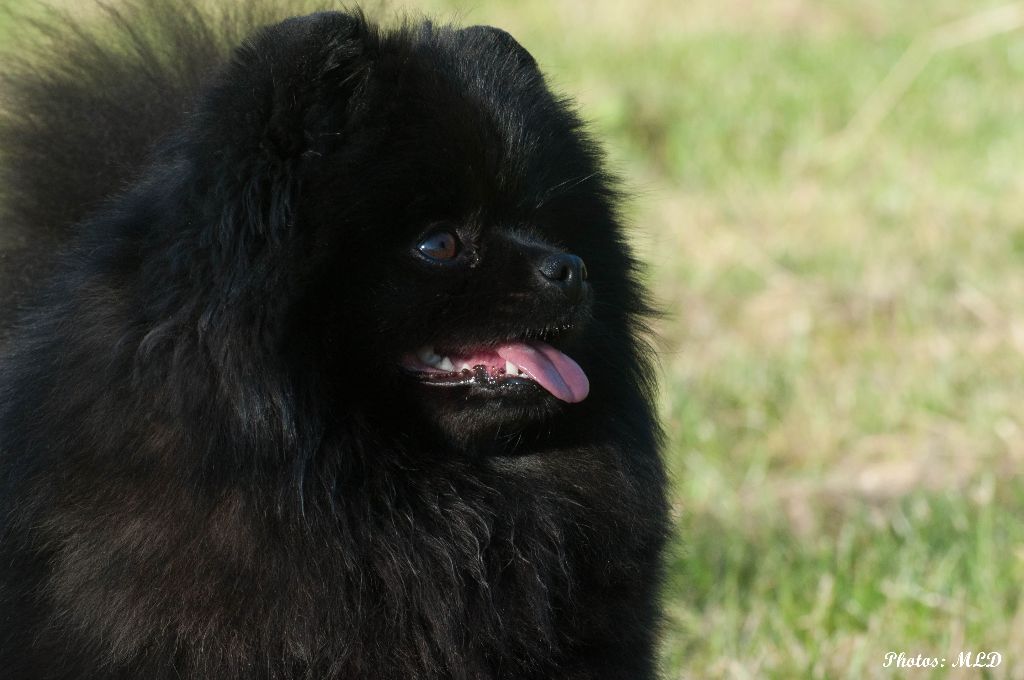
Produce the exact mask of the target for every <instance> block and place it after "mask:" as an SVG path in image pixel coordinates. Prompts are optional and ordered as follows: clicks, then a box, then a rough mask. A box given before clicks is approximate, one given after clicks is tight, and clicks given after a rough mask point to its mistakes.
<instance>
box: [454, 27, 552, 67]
mask: <svg viewBox="0 0 1024 680" xmlns="http://www.w3.org/2000/svg"><path fill="white" fill-rule="evenodd" d="M459 33H460V34H461V35H462V37H463V39H464V40H466V43H467V45H466V48H467V51H468V52H469V53H474V52H475V53H477V54H479V55H480V56H483V55H486V54H488V53H494V52H500V53H502V54H512V55H514V57H515V59H516V63H517V64H518V65H519V67H520V68H523V69H528V70H531V71H537V70H539V69H538V66H537V61H536V60H535V59H534V58H533V55H532V54H530V53H529V52H528V51H527V49H526V48H525V47H523V46H522V45H520V44H519V41H517V40H516V39H515V38H513V37H512V35H511V34H510V33H508V32H507V31H503V30H501V29H500V28H495V27H494V26H483V25H478V26H469V27H467V28H463V29H462V30H461V31H459Z"/></svg>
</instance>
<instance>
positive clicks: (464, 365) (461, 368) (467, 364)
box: [459, 361, 473, 371]
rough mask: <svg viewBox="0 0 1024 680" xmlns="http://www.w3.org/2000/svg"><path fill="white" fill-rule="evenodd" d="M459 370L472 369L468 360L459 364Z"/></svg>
mask: <svg viewBox="0 0 1024 680" xmlns="http://www.w3.org/2000/svg"><path fill="white" fill-rule="evenodd" d="M459 370H460V371H472V370H473V367H472V366H470V365H469V362H468V361H463V362H462V365H461V366H459Z"/></svg>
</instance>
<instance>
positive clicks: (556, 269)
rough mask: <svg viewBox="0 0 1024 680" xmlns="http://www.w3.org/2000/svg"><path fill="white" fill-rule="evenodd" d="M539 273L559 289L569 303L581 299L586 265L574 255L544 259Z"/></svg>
mask: <svg viewBox="0 0 1024 680" xmlns="http://www.w3.org/2000/svg"><path fill="white" fill-rule="evenodd" d="M540 273H541V274H543V275H544V278H545V279H547V280H548V282H549V283H550V284H551V285H553V286H557V287H558V288H559V289H561V291H562V292H563V293H565V296H566V297H567V298H569V300H570V301H572V302H579V301H580V300H581V299H582V298H583V282H584V281H586V280H587V265H585V264H583V260H581V259H580V258H578V257H576V256H575V255H570V254H569V253H559V254H558V255H551V256H549V257H546V258H545V259H544V261H543V262H541V264H540Z"/></svg>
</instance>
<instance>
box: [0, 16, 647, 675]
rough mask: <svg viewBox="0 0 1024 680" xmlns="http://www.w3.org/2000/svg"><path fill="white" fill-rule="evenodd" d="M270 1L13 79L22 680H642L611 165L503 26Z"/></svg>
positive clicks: (4, 500) (7, 187)
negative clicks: (397, 19)
mask: <svg viewBox="0 0 1024 680" xmlns="http://www.w3.org/2000/svg"><path fill="white" fill-rule="evenodd" d="M265 4H266V7H264V8H263V9H260V7H258V6H255V5H252V4H249V5H247V6H245V7H244V8H242V7H235V8H233V9H232V8H228V9H221V10H219V11H214V10H201V9H200V8H199V7H198V6H196V5H193V4H190V3H188V2H180V1H174V2H172V1H171V0H137V2H136V3H135V4H134V5H129V6H128V7H125V8H120V9H111V8H107V9H96V10H93V11H90V12H86V13H85V15H84V16H83V15H78V16H77V17H75V18H65V19H58V18H56V16H55V15H53V14H50V15H39V14H35V13H34V14H32V18H31V19H25V20H24V21H25V25H26V26H27V28H25V29H24V30H21V31H20V32H21V34H22V35H21V39H19V40H18V41H17V44H18V46H16V47H10V46H9V47H8V48H7V55H6V56H5V57H4V59H3V63H4V66H3V68H4V70H5V71H6V73H5V75H4V80H3V94H2V96H0V104H2V106H3V109H4V111H3V114H2V120H0V154H2V157H3V162H4V170H3V173H4V174H3V180H2V181H3V188H4V191H3V193H4V210H5V217H4V219H3V222H2V223H0V224H2V229H3V235H2V239H3V243H4V246H3V247H4V249H5V250H4V252H5V261H6V265H5V270H4V271H5V277H4V283H3V285H4V291H3V294H4V309H3V311H4V323H5V331H4V340H3V346H4V355H5V357H4V360H3V364H2V369H0V518H2V519H0V521H2V525H0V669H2V670H0V675H2V676H3V677H4V678H6V679H7V680H23V679H35V678H39V679H46V680H71V679H77V680H97V679H104V678H118V679H127V678H139V679H146V680H158V679H161V678H176V679H180V678H209V679H211V680H232V679H238V680H242V679H245V680H252V679H268V680H269V679H274V680H283V679H288V678H306V679H310V680H321V679H328V678H339V679H374V680H389V679H407V678H409V679H421V680H422V679H427V680H430V679H441V678H445V679H449V678H450V679H466V680H470V679H474V680H477V679H479V680H484V679H496V678H509V679H517V680H518V679H531V678H533V679H539V678H559V679H562V678H564V679H576V680H583V679H597V678H601V679H613V678H618V679H622V680H643V679H648V678H654V677H656V675H657V663H656V642H657V631H658V621H659V610H658V588H659V577H660V566H659V565H660V557H661V553H662V549H663V544H664V542H665V536H666V533H667V510H666V500H665V475H664V471H663V466H662V463H661V460H660V458H659V452H658V447H659V439H660V434H659V428H658V425H657V423H656V420H655V417H654V413H653V407H652V391H653V382H654V381H653V378H652V374H653V370H652V363H651V352H650V350H649V345H648V343H647V340H645V338H646V337H647V331H646V328H647V327H646V324H645V319H647V318H649V314H650V307H649V304H648V303H647V302H646V297H645V292H644V290H643V288H642V286H641V283H640V281H639V280H638V265H637V262H636V260H635V259H634V256H633V255H632V253H631V250H630V248H629V246H628V245H627V243H626V241H625V239H624V235H623V230H622V226H621V224H620V218H619V215H618V212H617V209H618V203H619V201H620V193H619V191H618V190H617V188H616V184H615V182H614V181H613V179H612V178H611V176H610V175H609V174H608V172H607V171H606V170H605V169H604V166H603V161H602V158H601V154H600V152H599V150H598V148H597V146H596V145H595V144H594V142H593V141H592V139H591V138H590V137H588V135H587V133H586V132H585V131H584V129H583V126H582V124H581V121H580V118H579V117H578V116H577V115H576V114H575V113H574V112H573V109H572V106H571V105H570V104H569V103H568V102H567V100H566V99H564V98H561V97H559V96H557V95H555V94H552V92H551V90H549V88H548V87H547V85H546V83H545V80H544V77H543V76H542V75H541V73H540V71H539V70H538V66H537V64H536V62H535V61H534V59H533V58H532V57H531V55H530V54H529V53H528V52H527V51H526V50H525V49H524V48H523V47H521V46H520V45H519V44H518V43H517V42H516V41H515V40H514V39H513V38H512V37H511V36H509V35H508V34H507V33H504V32H503V31H500V30H498V29H495V28H490V27H486V26H473V27H469V28H462V29H459V28H455V27H451V26H447V25H437V24H433V23H430V22H426V21H406V22H404V23H401V24H399V25H397V26H395V27H392V28H382V27H379V26H376V25H374V24H373V23H371V22H370V21H368V20H367V19H366V18H365V17H364V16H363V15H362V14H360V13H358V12H321V13H315V14H308V15H305V16H299V17H297V18H290V19H286V20H283V21H281V20H280V19H281V16H274V14H275V13H281V12H286V14H284V16H288V15H290V14H297V13H301V12H303V11H305V10H302V9H300V8H296V7H294V6H292V7H290V8H285V9H283V10H282V3H279V2H274V3H265ZM285 4H287V3H285ZM82 22H86V23H88V22H95V27H94V28H88V27H87V26H86V27H83V25H82Z"/></svg>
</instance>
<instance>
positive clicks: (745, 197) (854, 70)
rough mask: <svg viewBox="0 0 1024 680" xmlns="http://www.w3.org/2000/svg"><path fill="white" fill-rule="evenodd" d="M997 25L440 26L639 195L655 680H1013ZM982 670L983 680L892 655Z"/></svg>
mask: <svg viewBox="0 0 1024 680" xmlns="http://www.w3.org/2000/svg"><path fill="white" fill-rule="evenodd" d="M997 4H999V3H997V2H988V1H968V0H962V1H959V2H957V1H954V0H936V1H934V2H929V3H925V4H923V5H922V4H920V3H905V2H897V1H896V0H868V1H866V2H865V1H864V0H830V1H829V2H827V3H820V2H811V1H810V0H803V1H797V2H783V1H782V0H768V1H767V2H762V3H755V2H753V0H724V1H718V0H716V1H715V2H712V1H711V0H695V1H694V2H688V3H677V2H671V1H670V0H641V1H640V2H638V3H632V4H624V3H612V2H599V3H586V2H584V1H583V0H563V1H562V2H558V3H547V2H541V0H528V1H526V2H523V3H518V4H516V5H511V4H505V3H497V2H490V1H486V0H485V1H483V2H473V3H465V4H463V3H458V2H445V1H444V0H436V1H432V2H429V3H427V4H426V5H420V6H417V9H421V10H426V11H434V10H438V9H440V10H441V11H443V12H445V11H446V12H448V13H449V15H450V16H456V17H457V18H459V20H461V21H470V22H479V23H493V24H497V25H500V26H503V27H505V28H507V29H509V30H510V31H511V32H513V34H514V35H516V36H517V37H518V38H519V39H520V41H521V42H523V43H524V44H525V45H526V46H527V47H528V48H529V49H530V50H531V51H532V52H533V53H534V54H535V56H537V58H538V60H539V61H540V62H541V64H542V66H543V67H545V68H546V69H547V70H548V71H549V72H550V73H551V79H552V81H553V82H554V83H555V85H556V86H558V87H560V88H561V89H563V90H565V91H567V92H569V93H571V94H573V95H575V96H576V98H577V100H578V101H579V103H580V107H581V109H582V111H583V112H584V113H585V115H586V116H588V117H589V118H590V119H591V120H592V121H593V128H594V129H595V131H596V132H597V133H598V134H599V135H600V136H601V137H602V138H603V139H604V140H605V141H606V144H607V146H608V148H609V153H610V157H611V159H612V161H613V163H614V164H615V166H616V167H617V168H618V169H619V170H620V171H621V172H622V173H623V174H624V175H625V176H626V177H627V178H628V180H629V181H630V182H631V184H632V186H634V187H635V188H636V189H637V193H638V197H637V199H636V200H635V202H634V204H633V206H632V208H631V214H630V217H631V222H632V223H633V224H634V225H635V227H636V230H637V239H638V242H639V243H640V245H641V249H642V252H643V254H644V256H645V257H646V259H647V260H648V261H649V262H650V264H651V281H652V283H653V285H654V287H655V290H656V292H657V294H658V296H659V298H660V300H661V301H662V303H663V305H664V306H665V307H666V308H667V310H668V312H669V314H670V316H669V319H668V320H667V321H665V322H664V323H662V324H661V326H660V328H659V332H660V334H661V347H662V358H663V364H664V380H663V395H662V413H663V417H664V419H665V424H666V426H667V428H668V431H669V435H670V443H669V447H668V450H667V451H666V455H667V460H668V464H669V467H670V469H671V470H672V473H673V477H674V480H675V497H674V507H675V510H676V514H677V517H678V531H677V538H676V541H675V543H674V546H673V550H672V554H671V557H670V560H669V565H668V566H669V578H668V585H667V589H666V608H667V627H666V635H665V644H664V647H663V659H664V668H665V673H666V677H668V678H672V679H675V678H748V677H749V678H764V677H767V678H864V677H878V678H899V677H907V678H920V677H942V678H945V677H954V678H959V677H971V678H974V677H992V678H1017V677H1024V651H1022V650H1024V605H1022V602H1021V589H1022V584H1024V522H1022V519H1024V483H1022V481H1021V471H1022V470H1024V411H1022V409H1021V403H1022V397H1024V305H1022V302H1021V301H1022V300H1024V162H1022V159H1024V32H1021V31H1017V32H1010V33H1006V34H1003V35H994V36H992V37H989V38H986V39H983V40H979V41H977V42H974V43H971V44H968V45H965V46H963V47H960V48H957V49H953V50H948V51H943V52H940V53H937V54H936V55H934V57H933V58H932V59H931V60H930V61H929V63H928V64H927V65H926V66H925V68H924V69H923V70H922V71H921V72H920V73H919V74H918V75H917V77H916V78H915V79H914V80H913V82H912V83H911V85H910V87H909V89H908V90H907V91H906V92H905V94H904V95H903V96H902V97H900V98H899V99H898V100H897V101H896V104H895V106H893V107H892V108H891V109H890V110H888V111H887V112H886V115H885V116H884V117H883V118H882V119H881V121H880V123H879V125H878V126H877V127H876V128H875V129H873V130H871V131H870V134H869V135H868V136H867V137H866V138H864V139H863V140H862V141H861V142H860V143H859V144H857V145H855V146H854V147H853V148H852V149H851V150H850V151H852V152H851V153H845V152H843V150H842V149H841V147H837V146H836V143H835V140H836V139H837V135H839V133H840V132H841V131H842V130H843V128H844V127H845V126H846V125H847V124H848V123H849V122H850V121H851V120H852V119H853V118H854V117H855V116H856V115H857V112H858V111H859V110H861V108H862V107H863V106H864V105H865V103H866V102H867V101H868V100H869V98H870V97H871V96H872V93H873V92H875V91H876V89H877V88H878V87H879V83H880V82H882V80H883V79H884V78H885V76H886V74H887V73H888V72H889V70H890V69H891V68H892V67H893V66H894V64H895V63H896V62H897V61H898V60H899V59H900V57H901V55H903V53H904V52H905V50H907V48H908V47H910V46H911V45H912V44H913V43H914V41H915V40H917V39H919V38H921V37H922V36H925V35H927V34H928V33H929V32H930V31H932V30H934V29H935V28H936V27H938V26H941V25H943V24H946V23H948V22H950V21H954V20H956V19H959V18H961V17H965V16H968V15H971V14H976V13H978V12H981V11H982V10H984V9H986V8H989V7H993V6H995V5H997ZM967 650H973V651H984V650H991V651H997V652H1000V653H1002V655H1003V662H1002V664H1001V665H1000V666H999V667H998V668H995V669H990V670H987V671H982V670H981V669H974V670H962V669H961V670H954V669H951V668H949V667H947V668H945V669H940V670H937V671H921V670H914V671H909V670H902V671H899V670H895V669H892V668H889V669H885V668H883V667H882V662H883V660H884V656H885V654H886V652H889V651H894V652H905V653H906V654H908V655H916V654H918V653H922V654H924V655H926V656H938V657H946V658H947V660H948V661H949V662H950V663H951V662H952V661H953V659H955V657H956V655H957V653H958V652H960V651H967Z"/></svg>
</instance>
